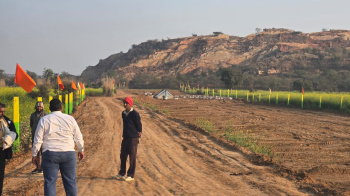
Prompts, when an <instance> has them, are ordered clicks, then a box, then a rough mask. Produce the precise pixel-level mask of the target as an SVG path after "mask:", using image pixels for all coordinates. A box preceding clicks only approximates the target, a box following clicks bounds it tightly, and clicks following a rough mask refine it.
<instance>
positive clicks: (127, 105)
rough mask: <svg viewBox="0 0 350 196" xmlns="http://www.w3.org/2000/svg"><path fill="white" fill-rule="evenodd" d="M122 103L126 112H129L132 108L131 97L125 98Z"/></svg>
mask: <svg viewBox="0 0 350 196" xmlns="http://www.w3.org/2000/svg"><path fill="white" fill-rule="evenodd" d="M123 102H124V108H125V109H126V111H129V110H130V109H131V107H132V104H133V101H132V98H131V97H125V99H124V100H123Z"/></svg>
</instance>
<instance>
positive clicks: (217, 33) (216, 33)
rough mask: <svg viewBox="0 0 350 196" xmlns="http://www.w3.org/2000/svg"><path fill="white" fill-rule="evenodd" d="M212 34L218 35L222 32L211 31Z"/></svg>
mask: <svg viewBox="0 0 350 196" xmlns="http://www.w3.org/2000/svg"><path fill="white" fill-rule="evenodd" d="M213 34H214V35H220V34H223V33H222V32H219V31H215V32H213Z"/></svg>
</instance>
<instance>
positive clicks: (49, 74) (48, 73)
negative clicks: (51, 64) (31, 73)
mask: <svg viewBox="0 0 350 196" xmlns="http://www.w3.org/2000/svg"><path fill="white" fill-rule="evenodd" d="M43 77H44V79H45V80H46V81H51V82H53V81H54V80H55V74H54V72H53V71H52V69H46V68H44V72H43Z"/></svg>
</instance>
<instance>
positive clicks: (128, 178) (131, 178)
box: [124, 176, 134, 181]
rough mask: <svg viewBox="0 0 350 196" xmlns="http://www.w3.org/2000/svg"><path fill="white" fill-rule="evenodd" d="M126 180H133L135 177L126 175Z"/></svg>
mask: <svg viewBox="0 0 350 196" xmlns="http://www.w3.org/2000/svg"><path fill="white" fill-rule="evenodd" d="M124 180H125V181H133V180H134V178H133V177H131V176H128V177H126V178H125V179H124Z"/></svg>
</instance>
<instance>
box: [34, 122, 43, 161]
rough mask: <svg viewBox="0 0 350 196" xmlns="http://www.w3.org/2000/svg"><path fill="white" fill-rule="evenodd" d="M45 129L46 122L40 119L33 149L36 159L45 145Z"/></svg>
mask: <svg viewBox="0 0 350 196" xmlns="http://www.w3.org/2000/svg"><path fill="white" fill-rule="evenodd" d="M44 128H45V123H44V120H43V119H40V121H39V123H38V126H37V127H36V130H35V136H34V143H33V149H32V156H33V157H36V155H37V154H38V152H39V150H40V148H41V145H42V144H43V139H44Z"/></svg>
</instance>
